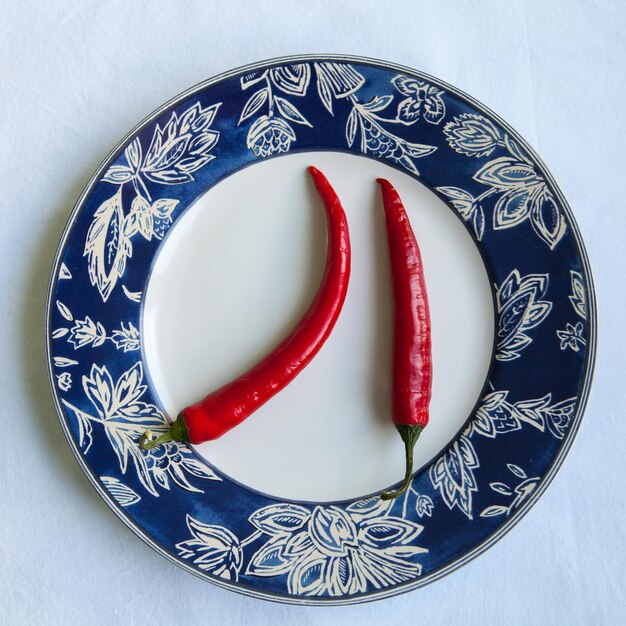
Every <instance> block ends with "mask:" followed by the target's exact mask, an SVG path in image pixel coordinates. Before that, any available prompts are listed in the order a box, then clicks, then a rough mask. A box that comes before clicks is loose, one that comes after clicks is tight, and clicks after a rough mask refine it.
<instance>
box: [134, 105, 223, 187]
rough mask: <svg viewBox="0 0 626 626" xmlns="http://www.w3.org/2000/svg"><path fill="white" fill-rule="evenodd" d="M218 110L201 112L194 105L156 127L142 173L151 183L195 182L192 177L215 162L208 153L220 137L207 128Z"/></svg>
mask: <svg viewBox="0 0 626 626" xmlns="http://www.w3.org/2000/svg"><path fill="white" fill-rule="evenodd" d="M220 106H221V103H218V104H214V105H212V106H209V107H206V108H202V106H201V105H200V103H199V102H197V103H196V104H194V105H193V106H191V107H189V108H188V109H186V110H185V111H183V113H181V114H180V116H179V115H178V114H177V113H176V111H174V112H173V113H172V115H171V117H170V119H169V121H168V122H167V124H166V125H165V126H164V127H163V128H161V126H160V125H159V124H157V125H156V128H155V130H154V134H153V136H152V141H151V143H150V147H149V148H148V152H147V153H146V156H145V159H144V162H143V164H142V166H141V173H142V174H143V175H145V176H146V178H148V179H149V180H151V181H152V182H155V183H164V184H166V185H176V184H179V183H186V182H189V181H192V180H194V178H193V176H192V173H193V172H195V171H196V170H198V169H200V168H201V167H203V166H204V165H206V164H207V163H208V162H209V161H210V160H212V159H213V158H214V157H213V156H212V155H210V154H209V152H210V151H211V150H212V149H213V148H214V147H215V145H216V144H217V142H218V140H219V137H220V133H219V132H218V131H216V130H212V129H211V128H210V126H211V124H212V122H213V119H214V118H215V114H216V113H217V110H218V109H219V107H220Z"/></svg>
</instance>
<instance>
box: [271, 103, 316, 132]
mask: <svg viewBox="0 0 626 626" xmlns="http://www.w3.org/2000/svg"><path fill="white" fill-rule="evenodd" d="M274 103H275V104H276V107H277V109H278V110H279V112H280V114H281V115H282V116H283V117H284V118H286V119H288V120H289V121H290V122H295V123H296V124H302V125H304V126H309V127H311V128H312V126H311V124H310V123H309V121H308V120H307V119H306V117H304V115H302V113H300V111H298V109H297V108H296V107H295V106H294V105H293V104H291V102H289V100H285V98H281V97H280V96H275V98H274Z"/></svg>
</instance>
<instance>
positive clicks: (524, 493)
mask: <svg viewBox="0 0 626 626" xmlns="http://www.w3.org/2000/svg"><path fill="white" fill-rule="evenodd" d="M507 467H508V469H509V471H510V472H511V473H512V474H513V475H514V476H516V477H517V478H519V479H521V480H520V482H519V484H517V485H516V486H515V488H514V489H511V487H509V486H508V485H507V484H506V483H491V484H490V485H489V486H490V487H491V490H492V491H495V492H496V493H499V494H501V495H503V496H507V497H512V498H513V500H512V501H511V503H510V504H509V505H508V506H506V505H501V504H495V505H492V506H488V507H487V508H486V509H484V510H483V511H482V512H481V514H480V516H481V517H496V516H498V515H506V517H508V516H509V515H510V514H511V513H512V512H513V511H514V510H515V509H518V508H519V507H520V506H521V505H522V504H523V503H524V502H525V501H526V500H527V499H528V498H529V497H530V495H531V494H532V493H533V491H534V490H535V487H537V485H538V484H539V481H540V479H541V478H540V477H539V476H535V477H533V478H528V476H527V475H526V472H525V471H524V470H523V469H522V468H521V467H519V466H518V465H513V464H512V463H509V464H508V465H507Z"/></svg>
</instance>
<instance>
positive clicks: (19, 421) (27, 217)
mask: <svg viewBox="0 0 626 626" xmlns="http://www.w3.org/2000/svg"><path fill="white" fill-rule="evenodd" d="M624 6H625V5H624V4H623V3H620V2H566V1H564V0H559V1H556V0H553V1H552V2H545V1H541V0H539V1H536V2H535V1H527V2H501V1H497V0H492V1H489V0H487V1H484V0H483V1H480V2H451V1H448V2H441V3H438V2H433V1H432V0H430V1H428V2H424V1H422V0H419V1H415V0H413V1H403V2H380V1H372V0H356V1H348V2H339V0H333V1H330V0H326V1H320V2H309V3H304V2H298V1H283V2H278V1H275V2H271V1H269V0H257V2H254V3H253V2H243V1H239V0H230V1H229V2H223V3H222V2H220V3H218V2H201V1H196V2H192V1H188V0H186V1H185V2H165V1H154V0H153V1H151V2H128V1H125V0H116V1H110V2H77V1H76V0H67V1H65V0H59V1H52V0H49V1H48V2H35V1H33V0H29V1H23V2H19V3H18V2H10V3H9V2H5V3H2V5H1V6H0V94H1V97H0V125H1V126H0V127H1V132H0V173H1V178H0V180H1V181H2V191H1V193H0V206H1V210H0V237H1V245H0V280H1V282H0V285H1V292H0V293H1V294H2V295H1V296H0V310H1V318H0V322H1V324H0V329H1V330H0V333H1V335H0V336H1V344H0V345H1V349H0V359H1V361H0V371H1V372H2V375H1V376H0V386H1V391H2V396H1V397H2V404H3V409H2V421H1V424H2V427H1V428H2V429H1V432H2V438H3V441H4V443H3V445H2V453H1V454H0V479H1V483H2V493H3V497H2V502H3V504H2V512H1V513H0V529H1V532H0V580H2V588H1V590H0V623H3V624H64V625H71V624H85V623H88V624H90V625H91V626H96V625H97V624H103V625H104V624H106V625H110V624H113V623H119V624H143V623H151V624H170V623H176V624H180V625H183V624H190V623H192V622H198V623H202V624H222V623H223V624H230V623H233V624H238V623H245V624H246V625H247V626H253V625H255V624H265V623H289V624H328V625H331V624H333V625H334V624H343V623H345V624H361V623H377V622H379V621H381V623H382V620H384V622H385V623H387V622H389V623H398V624H405V623H406V624H408V623H415V624H417V623H419V624H428V625H429V626H433V625H434V624H457V623H458V624H503V623H507V624H532V625H538V624H556V623H559V624H617V623H623V621H622V620H623V613H624V598H625V597H626V586H625V583H624V581H625V580H626V576H624V574H623V561H624V554H625V540H624V539H625V531H624V523H623V517H624V515H626V505H625V504H624V488H623V483H624V476H625V475H626V463H625V462H624V451H625V448H624V441H625V439H626V427H625V425H626V415H625V410H624V406H623V402H622V401H621V396H620V392H621V390H622V389H623V387H624V376H625V373H626V362H625V359H624V340H623V339H624V309H622V308H621V307H625V306H626V296H625V295H624V294H625V291H626V290H625V287H624V270H625V269H626V268H625V266H624V253H623V250H624V243H623V241H624V235H625V234H626V229H625V226H626V206H625V201H624V194H623V191H622V189H621V187H622V186H623V181H624V180H625V176H626V175H625V173H624V156H623V150H624V149H623V143H624V138H625V137H626V132H625V131H626V125H625V123H624V122H625V117H626V113H625V107H624V103H625V101H626V73H625V72H624V64H625V62H626V54H625V52H626V47H625V43H624V42H625V40H626V38H625V37H624V32H625V27H626V19H625V18H626V10H625V9H624ZM306 52H338V53H350V54H360V55H364V56H371V57H377V58H381V59H386V60H389V61H393V62H397V63H401V64H404V65H408V66H412V67H415V68H419V69H421V70H424V71H426V72H428V73H430V74H433V75H435V76H438V77H440V78H441V79H443V80H445V81H447V82H450V83H452V84H454V85H457V86H458V87H460V88H461V89H463V90H465V91H466V92H468V93H470V94H472V95H473V96H475V97H477V98H478V99H479V100H481V101H483V102H484V103H485V104H487V105H488V106H489V107H491V108H492V109H493V110H495V111H496V112H498V113H499V114H500V115H501V116H502V117H504V118H505V119H506V120H507V121H508V122H510V123H511V124H512V125H513V126H514V127H515V128H517V129H518V130H519V131H520V132H521V134H522V135H524V136H525V137H526V138H527V139H528V140H529V141H530V143H531V144H532V145H533V146H534V147H535V148H536V149H537V150H538V151H539V153H540V154H541V155H542V157H543V158H544V160H545V161H546V163H547V164H548V166H549V167H550V168H551V170H552V171H553V173H554V174H555V176H556V178H557V180H558V181H559V182H560V185H561V186H562V188H563V190H564V192H565V195H566V196H567V197H568V199H569V201H570V203H571V206H572V208H573V210H574V212H575V215H576V217H577V220H578V223H579V225H580V228H581V230H582V233H583V237H584V238H585V240H586V243H587V246H588V251H589V255H590V257H591V262H592V266H593V269H594V270H595V281H596V287H597V293H598V300H599V305H600V350H599V359H598V364H597V368H596V374H595V383H594V389H593V391H592V396H591V400H590V403H589V406H588V410H587V415H586V418H585V420H584V422H583V425H582V428H581V431H580V435H579V438H578V441H577V442H576V444H575V445H574V447H573V449H572V451H571V454H570V457H569V458H568V460H567V462H566V463H565V466H564V468H563V470H562V471H561V473H560V474H559V475H558V476H557V478H556V480H555V482H554V484H553V485H552V486H551V487H550V489H549V490H548V492H547V493H546V495H545V496H544V497H543V498H542V499H541V501H540V502H539V503H538V504H537V506H536V507H535V508H534V509H533V510H532V511H531V512H530V513H529V514H528V516H527V517H526V518H525V519H524V520H523V521H522V523H520V524H519V525H518V526H517V527H516V528H515V529H514V530H513V531H512V532H511V533H510V534H509V535H507V536H506V537H505V538H504V539H503V540H502V541H500V542H499V543H498V544H497V545H496V546H495V547H494V548H493V549H491V550H489V551H488V552H487V553H486V554H484V555H483V556H481V557H480V558H479V559H477V560H476V561H473V562H472V563H471V564H469V565H468V566H466V567H464V568H463V569H461V570H459V571H457V572H455V573H454V574H452V575H450V576H448V577H446V578H445V579H443V580H441V581H439V582H437V583H435V584H433V585H431V586H429V587H427V588H424V589H422V590H418V591H415V592H412V593H409V594H406V595H404V596H401V597H398V598H395V599H392V600H386V601H382V602H377V603H374V604H366V605H360V606H354V607H341V608H334V609H320V608H302V607H293V606H284V605H278V604H271V603H267V602H262V601H257V600H252V599H248V598H245V597H242V596H239V595H237V594H234V593H230V592H227V591H224V590H221V589H218V588H216V587H214V586H212V585H210V584H207V583H205V582H202V581H201V580H198V579H196V578H194V577H192V576H191V575H189V574H187V573H185V572H184V571H182V570H180V569H178V568H177V567H175V566H174V565H172V564H171V563H169V562H167V561H166V560H164V559H163V558H162V557H160V556H158V555H157V554H156V553H155V552H153V551H152V550H150V549H149V548H148V547H147V546H146V545H144V544H143V543H142V542H141V541H140V540H139V539H138V538H137V537H135V536H134V535H133V534H132V533H131V532H130V531H129V530H128V529H126V528H125V527H124V526H123V525H122V524H121V523H120V522H119V521H118V520H117V519H116V518H115V516H114V515H113V514H112V513H111V512H110V511H109V510H108V508H107V506H106V505H105V504H104V503H103V502H102V501H101V500H100V498H99V496H98V495H97V494H96V493H95V491H94V490H93V489H92V488H91V486H90V485H89V483H88V482H87V480H86V479H85V477H84V476H83V474H82V472H81V470H80V469H79V467H78V464H77V463H76V461H75V460H74V458H73V456H72V454H71V452H70V450H69V447H68V445H67V443H66V442H65V439H64V437H63V435H62V433H61V429H60V427H59V424H58V421H57V417H56V415H55V411H54V408H53V404H52V400H51V395H50V390H49V388H48V380H47V373H46V366H45V359H44V325H43V311H44V300H45V293H46V286H47V281H48V275H49V270H50V267H51V264H52V259H53V255H54V251H55V248H56V245H57V242H58V240H59V237H60V235H61V232H62V230H63V226H64V224H65V222H66V220H67V218H68V216H69V213H70V210H71V207H72V205H73V203H74V201H75V200H76V198H77V197H78V195H79V193H80V191H81V190H82V188H83V186H84V185H85V183H86V182H87V180H88V178H89V177H90V175H91V173H92V172H93V170H94V169H95V168H96V166H97V165H98V164H99V163H100V162H101V160H102V159H103V158H104V157H105V156H106V154H107V153H108V151H109V150H110V149H111V148H112V147H113V145H114V144H115V143H117V141H118V140H119V139H120V138H121V137H122V136H123V135H124V134H125V133H126V132H127V131H128V130H129V129H130V128H131V127H132V126H134V125H135V124H136V123H137V122H138V121H140V120H141V119H142V118H143V117H144V116H145V115H146V114H148V113H149V112H150V111H152V110H153V109H154V108H156V107H157V106H158V105H160V104H161V103H162V102H164V101H166V100H167V99H169V98H170V97H172V96H174V95H175V94H177V93H179V92H180V91H182V90H184V89H186V88H187V87H189V86H191V85H193V84H195V83H197V82H199V81H201V80H203V79H205V78H207V77H210V76H212V75H214V74H217V73H219V72H222V71H224V70H227V69H230V68H233V67H236V66H239V65H242V64H245V63H248V62H252V61H256V60H260V59H264V58H269V57H274V56H280V55H286V54H293V53H306ZM620 616H621V618H620Z"/></svg>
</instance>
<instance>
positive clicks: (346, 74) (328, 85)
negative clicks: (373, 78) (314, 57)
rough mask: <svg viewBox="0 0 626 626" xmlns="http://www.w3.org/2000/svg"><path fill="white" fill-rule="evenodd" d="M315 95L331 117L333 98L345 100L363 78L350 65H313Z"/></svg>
mask: <svg viewBox="0 0 626 626" xmlns="http://www.w3.org/2000/svg"><path fill="white" fill-rule="evenodd" d="M313 66H314V68H315V73H316V74H317V93H318V94H319V97H320V100H321V101H322V104H323V105H324V107H325V108H326V110H327V111H328V112H329V113H330V114H331V115H333V98H337V99H340V98H347V97H348V96H350V95H352V94H353V93H355V92H356V91H358V90H359V89H360V88H361V87H362V86H363V85H364V83H365V78H363V76H362V75H361V74H359V72H357V71H356V70H355V69H354V68H353V67H352V66H351V65H346V64H344V63H332V62H325V63H314V65H313Z"/></svg>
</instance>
